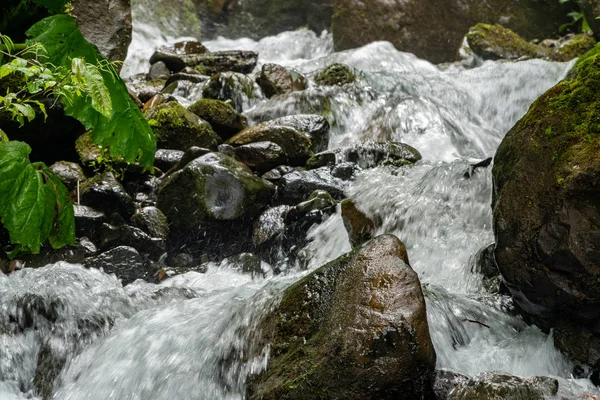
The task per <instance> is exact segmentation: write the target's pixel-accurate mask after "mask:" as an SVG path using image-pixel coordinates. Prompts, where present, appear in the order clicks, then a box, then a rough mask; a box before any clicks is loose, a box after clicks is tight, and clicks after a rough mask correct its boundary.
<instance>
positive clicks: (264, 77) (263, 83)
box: [256, 64, 307, 98]
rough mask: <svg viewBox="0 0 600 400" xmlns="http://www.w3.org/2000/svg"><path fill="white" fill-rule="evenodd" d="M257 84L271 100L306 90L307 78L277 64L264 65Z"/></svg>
mask: <svg viewBox="0 0 600 400" xmlns="http://www.w3.org/2000/svg"><path fill="white" fill-rule="evenodd" d="M256 82H257V83H258V85H259V86H260V88H261V89H262V91H263V93H264V94H265V96H267V97H269V98H270V97H273V96H276V95H279V94H288V93H292V92H296V91H299V90H304V89H306V86H307V81H306V78H305V77H304V76H302V75H301V74H300V73H298V72H296V71H291V70H289V69H287V68H285V67H282V66H281V65H277V64H265V65H263V66H262V69H261V71H260V75H259V76H258V77H257V78H256Z"/></svg>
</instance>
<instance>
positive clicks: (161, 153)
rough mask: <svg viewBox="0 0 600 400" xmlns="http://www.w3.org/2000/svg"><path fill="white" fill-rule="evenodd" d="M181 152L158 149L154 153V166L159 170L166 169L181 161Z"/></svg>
mask: <svg viewBox="0 0 600 400" xmlns="http://www.w3.org/2000/svg"><path fill="white" fill-rule="evenodd" d="M183 154H184V152H183V151H181V150H168V149H158V150H156V154H155V155H154V166H155V167H157V168H159V169H160V170H161V171H168V170H170V169H171V168H173V167H174V166H175V165H176V164H177V163H178V162H180V161H181V158H182V157H183Z"/></svg>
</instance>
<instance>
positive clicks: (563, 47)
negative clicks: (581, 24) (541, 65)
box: [550, 33, 596, 61]
mask: <svg viewBox="0 0 600 400" xmlns="http://www.w3.org/2000/svg"><path fill="white" fill-rule="evenodd" d="M595 45H596V40H595V39H594V37H593V36H592V35H589V34H587V33H580V34H579V35H575V36H573V37H572V38H570V39H568V40H566V41H564V42H563V43H559V45H558V46H556V47H555V48H554V49H552V53H551V54H550V59H551V60H552V61H571V60H572V59H574V58H577V57H580V56H582V55H584V54H585V53H587V52H588V51H589V50H591V49H592V48H593V47H594V46H595Z"/></svg>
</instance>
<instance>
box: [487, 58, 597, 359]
mask: <svg viewBox="0 0 600 400" xmlns="http://www.w3.org/2000/svg"><path fill="white" fill-rule="evenodd" d="M598 90H600V53H599V52H598V50H597V49H594V50H592V52H590V53H588V54H587V55H586V56H585V57H582V58H581V59H580V61H579V63H578V64H576V66H575V69H574V70H573V71H571V72H570V73H569V74H568V76H567V78H566V79H565V80H563V81H562V82H560V83H559V84H558V85H557V86H555V87H554V88H552V89H550V90H548V91H547V92H546V93H545V94H543V95H542V96H541V97H540V98H539V99H538V100H536V102H535V103H534V104H533V105H532V107H531V108H530V110H529V111H528V113H527V114H526V115H525V116H524V117H523V118H522V119H521V120H520V121H519V122H518V123H517V124H516V125H515V126H514V127H513V128H512V129H511V130H510V131H509V132H508V134H507V135H506V137H505V138H504V140H503V141H502V143H501V144H500V146H499V148H498V151H497V152H496V157H495V159H494V168H493V170H492V173H493V177H494V198H493V208H494V233H495V236H496V250H495V259H496V262H497V264H498V268H499V270H500V273H501V275H502V277H503V278H504V281H505V283H506V285H507V287H508V288H509V289H510V291H511V293H512V295H513V298H514V301H515V305H517V306H518V307H519V309H520V310H521V312H522V313H524V314H525V315H526V316H527V317H529V318H531V319H532V320H533V321H534V322H535V323H536V324H538V325H539V326H540V327H542V328H545V329H548V328H551V327H553V326H557V325H558V324H561V325H563V326H570V327H572V329H573V330H575V331H581V332H583V331H587V332H593V331H595V330H596V327H597V326H598V323H599V321H600V282H599V281H598V279H597V278H598V276H600V263H599V262H598V260H600V228H599V227H600V157H598V156H597V155H598V152H599V149H600V129H598V125H597V124H596V121H597V119H598V118H599V115H600V114H599V112H598V107H599V106H600V98H599V97H598V96H597V93H598ZM595 337H600V334H595ZM591 343H592V342H591V341H588V342H587V343H585V345H586V346H590V345H591ZM557 346H558V347H559V349H561V350H562V351H564V352H566V353H567V354H568V355H569V356H570V357H572V358H573V359H574V361H576V362H578V363H581V364H588V365H590V366H594V365H595V364H596V362H597V361H598V358H599V356H598V354H600V347H596V348H594V347H588V349H589V353H588V354H587V356H585V357H583V358H580V356H581V353H580V352H579V351H577V350H576V349H575V347H577V346H578V345H576V344H575V343H574V342H573V343H571V342H568V341H561V340H557ZM576 354H577V356H576Z"/></svg>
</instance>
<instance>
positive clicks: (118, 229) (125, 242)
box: [99, 224, 166, 260]
mask: <svg viewBox="0 0 600 400" xmlns="http://www.w3.org/2000/svg"><path fill="white" fill-rule="evenodd" d="M99 246H100V250H108V249H111V248H114V247H118V246H129V247H133V248H134V249H136V250H137V251H138V252H139V253H140V254H142V255H145V256H149V257H150V258H152V259H153V260H158V259H159V258H160V257H161V256H162V255H163V254H164V253H165V251H166V247H165V242H164V241H163V240H162V239H161V238H151V237H150V236H149V235H148V234H147V233H145V232H144V231H142V230H141V229H139V228H136V227H134V226H130V225H120V226H113V225H110V224H102V227H101V228H100V242H99Z"/></svg>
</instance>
